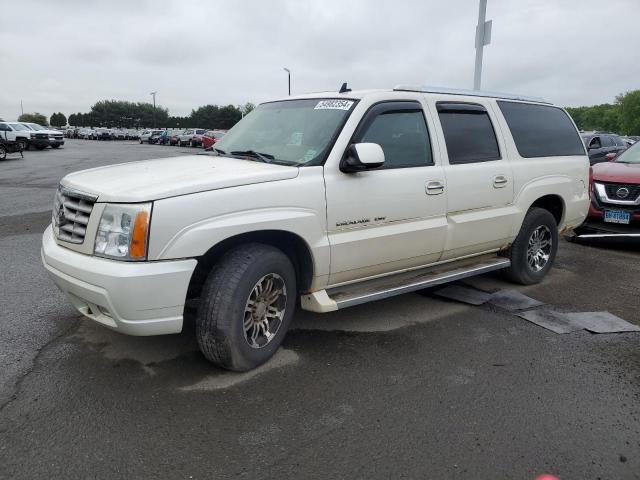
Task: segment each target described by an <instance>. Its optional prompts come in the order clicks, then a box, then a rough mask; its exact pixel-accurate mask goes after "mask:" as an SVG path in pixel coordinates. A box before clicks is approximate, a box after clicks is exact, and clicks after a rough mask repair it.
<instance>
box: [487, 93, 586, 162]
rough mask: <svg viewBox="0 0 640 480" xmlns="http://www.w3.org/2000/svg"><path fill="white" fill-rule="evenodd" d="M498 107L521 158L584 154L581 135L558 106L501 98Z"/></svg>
mask: <svg viewBox="0 0 640 480" xmlns="http://www.w3.org/2000/svg"><path fill="white" fill-rule="evenodd" d="M498 106H499V107H500V110H501V111H502V115H504V119H505V120H506V121H507V125H508V126H509V130H510V131H511V136H512V137H513V141H514V142H515V144H516V148H517V149H518V153H519V154H520V156H521V157H524V158H534V157H556V156H565V155H584V147H583V144H582V140H581V139H580V135H578V132H577V131H576V128H575V127H574V126H573V123H572V122H571V119H570V118H569V116H568V115H567V114H566V113H565V112H564V111H563V110H562V109H561V108H558V107H552V106H550V105H534V104H530V103H516V102H505V101H501V100H498Z"/></svg>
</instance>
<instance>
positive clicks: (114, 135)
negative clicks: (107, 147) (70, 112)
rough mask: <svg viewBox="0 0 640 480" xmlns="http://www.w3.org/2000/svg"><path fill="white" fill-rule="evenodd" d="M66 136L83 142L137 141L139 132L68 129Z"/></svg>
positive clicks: (109, 129)
mask: <svg viewBox="0 0 640 480" xmlns="http://www.w3.org/2000/svg"><path fill="white" fill-rule="evenodd" d="M66 136H67V138H81V139H83V140H138V139H139V138H140V131H139V130H135V129H125V128H70V129H67V131H66Z"/></svg>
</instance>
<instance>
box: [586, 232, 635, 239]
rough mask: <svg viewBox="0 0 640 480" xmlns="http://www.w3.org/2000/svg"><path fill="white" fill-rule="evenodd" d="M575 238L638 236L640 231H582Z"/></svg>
mask: <svg viewBox="0 0 640 480" xmlns="http://www.w3.org/2000/svg"><path fill="white" fill-rule="evenodd" d="M576 238H640V233H584V234H582V235H576Z"/></svg>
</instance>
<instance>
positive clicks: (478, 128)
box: [436, 102, 501, 165]
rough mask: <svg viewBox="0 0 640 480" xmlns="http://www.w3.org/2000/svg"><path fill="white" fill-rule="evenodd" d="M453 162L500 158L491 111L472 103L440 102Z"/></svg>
mask: <svg viewBox="0 0 640 480" xmlns="http://www.w3.org/2000/svg"><path fill="white" fill-rule="evenodd" d="M436 107H437V109H438V116H439V117H440V123H441V125H442V131H443V132H444V139H445V142H446V144H447V153H448V154H449V163H450V164H451V165H458V164H465V163H475V162H488V161H491V160H500V158H501V157H500V149H499V148H498V140H497V139H496V134H495V131H494V130H493V125H492V124H491V119H490V118H489V114H488V113H487V110H486V109H485V108H484V107H483V106H482V105H476V104H468V103H444V102H439V103H437V104H436Z"/></svg>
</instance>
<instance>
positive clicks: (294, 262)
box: [42, 87, 589, 371]
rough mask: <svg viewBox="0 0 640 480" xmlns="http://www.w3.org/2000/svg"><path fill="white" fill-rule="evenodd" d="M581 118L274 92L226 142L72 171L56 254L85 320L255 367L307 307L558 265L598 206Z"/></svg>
mask: <svg viewBox="0 0 640 480" xmlns="http://www.w3.org/2000/svg"><path fill="white" fill-rule="evenodd" d="M588 182H589V160H588V158H587V154H586V151H585V148H584V145H583V144H582V141H581V139H580V136H579V134H578V132H577V130H576V127H575V125H574V123H573V121H572V120H571V118H570V117H569V116H568V115H567V113H566V112H565V111H564V110H562V109H561V108H558V107H555V106H553V105H550V104H549V103H546V102H544V101H543V100H541V99H534V98H526V97H520V96H516V95H500V94H491V95H489V94H484V93H481V92H464V91H454V90H446V89H430V88H411V87H397V88H395V89H393V90H370V91H361V92H356V91H350V90H348V89H347V88H345V87H343V88H342V89H341V91H340V92H339V93H321V94H309V95H303V96H298V97H290V98H286V99H284V100H280V101H274V102H268V103H264V104H262V105H260V106H259V107H258V108H256V109H255V110H254V111H253V112H251V113H250V114H249V115H247V116H246V117H245V118H244V119H243V120H241V121H240V122H239V123H238V124H237V125H236V126H235V127H233V128H232V129H231V130H230V131H229V133H227V135H226V136H225V137H224V138H223V139H222V140H220V142H218V143H217V144H216V145H215V148H214V150H213V151H212V152H211V154H209V155H207V154H203V155H192V156H185V157H181V158H165V159H159V160H147V161H141V162H133V163H128V164H121V165H113V166H108V167H101V168H96V169H91V170H86V171H81V172H77V173H72V174H70V175H67V176H66V177H65V178H63V179H62V181H61V182H60V186H59V188H58V192H57V195H56V199H55V204H54V209H53V222H52V225H51V226H50V227H48V228H47V230H46V232H45V233H44V237H43V244H42V260H43V262H44V265H45V267H46V268H47V270H48V271H49V273H50V274H51V277H52V278H53V280H54V282H55V283H56V284H57V285H58V287H59V288H60V289H61V290H62V291H63V292H65V293H66V294H67V295H68V297H69V299H70V301H71V302H72V303H73V304H74V305H75V307H76V308H77V309H78V310H79V311H80V312H81V313H82V314H84V315H85V316H87V317H89V318H91V319H93V320H94V321H96V322H99V323H101V324H102V325H104V326H107V327H109V328H112V329H114V330H117V331H120V332H123V333H127V334H132V335H156V334H169V333H177V332H180V331H181V329H182V324H183V312H184V309H185V304H187V302H189V304H191V303H193V304H194V305H196V306H197V308H198V313H197V318H196V323H197V325H196V335H197V340H198V343H199V345H200V347H201V350H202V352H203V354H204V355H205V357H206V358H207V359H209V360H210V361H212V362H214V363H216V364H217V365H220V366H222V367H224V368H228V369H232V370H238V371H242V370H247V369H251V368H253V367H256V366H257V365H260V364H261V363H263V362H265V361H266V360H267V359H268V358H269V357H271V356H272V355H273V354H274V352H275V351H276V350H277V348H278V346H279V345H280V343H281V342H282V340H283V338H284V336H285V333H286V331H287V328H288V327H289V325H290V323H291V320H292V318H293V315H294V310H295V309H296V306H297V305H300V307H301V308H303V309H307V310H311V311H314V312H331V311H334V310H338V309H342V308H346V307H349V306H352V305H357V304H360V303H363V302H369V301H374V300H378V299H382V298H385V297H389V296H392V295H397V294H400V293H405V292H410V291H415V290H419V289H423V288H427V287H431V286H434V285H440V284H443V283H446V282H451V281H455V280H459V279H461V278H464V277H468V276H471V275H477V274H481V273H484V272H489V271H492V270H498V269H503V270H504V271H505V273H506V274H507V276H508V277H509V278H511V279H513V280H514V281H515V282H519V283H522V284H531V283H536V282H539V281H541V280H542V278H543V277H544V276H545V274H546V273H547V272H548V271H549V269H550V268H551V265H552V263H553V261H554V258H555V255H556V250H557V248H558V235H559V232H560V233H562V232H565V231H568V230H569V229H571V228H573V227H576V226H578V225H580V224H581V223H582V222H583V220H584V219H585V217H586V214H587V209H588V205H589V191H588Z"/></svg>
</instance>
